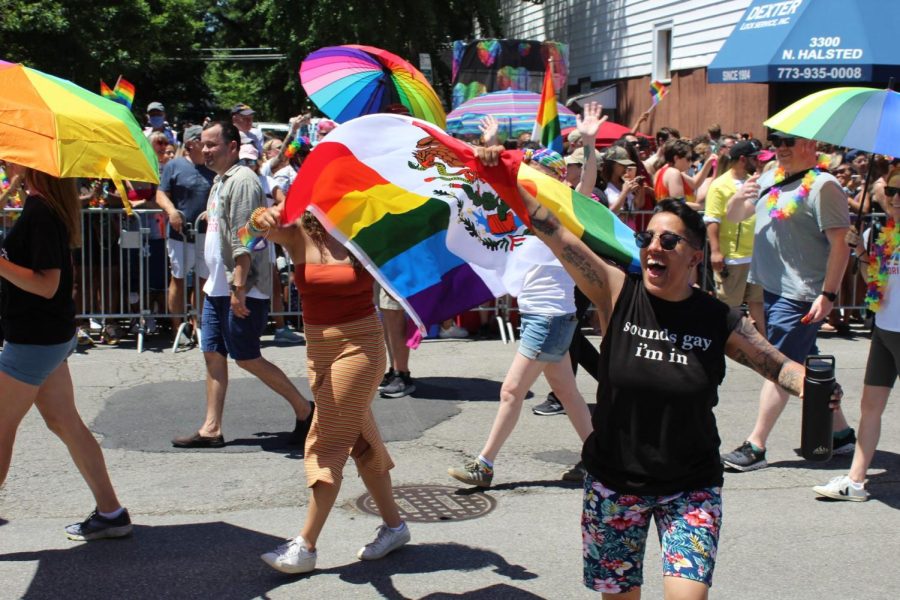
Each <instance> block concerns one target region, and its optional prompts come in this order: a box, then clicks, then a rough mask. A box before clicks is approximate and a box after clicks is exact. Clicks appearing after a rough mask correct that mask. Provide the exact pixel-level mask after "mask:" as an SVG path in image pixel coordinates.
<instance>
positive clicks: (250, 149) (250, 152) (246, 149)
mask: <svg viewBox="0 0 900 600" xmlns="http://www.w3.org/2000/svg"><path fill="white" fill-rule="evenodd" d="M238 158H239V159H240V160H259V151H258V150H257V149H256V146H254V145H253V144H241V150H240V152H239V153H238Z"/></svg>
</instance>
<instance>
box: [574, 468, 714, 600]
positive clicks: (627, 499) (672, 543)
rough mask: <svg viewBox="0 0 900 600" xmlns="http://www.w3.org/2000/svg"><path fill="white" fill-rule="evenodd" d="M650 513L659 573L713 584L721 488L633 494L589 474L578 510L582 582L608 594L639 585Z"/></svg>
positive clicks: (708, 584) (641, 578)
mask: <svg viewBox="0 0 900 600" xmlns="http://www.w3.org/2000/svg"><path fill="white" fill-rule="evenodd" d="M651 518H652V519H654V520H655V521H656V532H657V533H658V534H659V539H660V545H661V546H662V548H661V550H662V565H663V576H665V577H681V578H683V579H690V580H692V581H699V582H700V583H704V584H706V585H707V586H710V585H712V576H713V569H714V568H715V566H716V551H717V549H718V546H719V530H720V529H721V527H722V489H721V488H719V487H710V488H703V489H699V490H691V491H685V492H680V493H677V494H672V495H669V496H635V495H632V494H621V493H619V492H615V491H613V490H611V489H609V488H607V487H606V486H604V485H603V484H602V483H600V482H599V481H597V480H596V479H594V478H593V477H591V476H590V474H588V475H587V476H586V477H585V478H584V507H583V509H582V513H581V538H582V540H581V541H582V550H583V556H584V585H585V586H587V587H588V588H590V589H592V590H595V591H597V592H606V593H607V594H619V593H622V592H627V591H628V590H630V589H632V588H636V587H640V585H641V584H642V583H643V581H644V575H643V568H644V548H645V546H646V543H647V533H648V531H649V529H650V520H651Z"/></svg>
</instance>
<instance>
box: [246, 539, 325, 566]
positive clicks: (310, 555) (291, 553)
mask: <svg viewBox="0 0 900 600" xmlns="http://www.w3.org/2000/svg"><path fill="white" fill-rule="evenodd" d="M317 556H318V552H310V551H309V550H307V549H306V540H304V539H303V537H302V536H299V535H298V536H297V537H295V538H292V539H289V540H287V542H285V543H284V544H282V545H280V546H278V547H277V548H275V549H274V550H272V551H271V552H266V553H265V554H263V555H261V556H260V558H261V559H263V562H265V563H266V564H267V565H269V566H270V567H272V568H273V569H275V570H276V571H281V572H282V573H290V574H291V575H295V574H297V573H309V572H310V571H312V570H313V569H315V568H316V557H317Z"/></svg>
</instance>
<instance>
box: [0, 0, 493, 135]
mask: <svg viewBox="0 0 900 600" xmlns="http://www.w3.org/2000/svg"><path fill="white" fill-rule="evenodd" d="M500 22H501V19H500V13H499V2H498V0H443V1H442V2H423V1H422V0H417V1H413V0H378V1H373V0H39V1H38V0H0V49H2V50H0V58H2V59H3V60H8V61H15V62H23V63H25V64H27V65H28V66H31V67H34V68H37V69H40V70H42V71H45V72H48V73H52V74H54V75H58V76H60V77H64V78H66V79H71V80H72V81H75V82H76V83H78V84H79V85H82V86H84V87H85V88H87V89H89V90H92V91H98V90H99V80H100V79H101V78H102V79H104V80H106V82H107V83H108V84H110V85H113V84H114V83H115V80H116V77H117V76H118V75H122V76H124V77H125V78H126V79H128V80H129V81H131V82H132V83H133V84H134V85H135V88H136V89H137V96H136V99H135V106H134V112H135V113H136V114H137V115H138V116H139V117H141V118H142V117H143V112H144V109H145V108H146V105H147V103H148V102H150V101H153V100H160V101H162V102H164V103H165V104H166V108H167V112H168V113H169V117H170V118H172V117H175V116H187V117H188V118H192V119H195V120H197V119H199V118H200V117H201V116H202V115H204V114H209V113H216V114H217V115H218V116H224V115H225V114H227V109H228V107H229V106H231V105H233V104H235V103H237V102H246V103H248V104H250V105H251V106H253V107H254V108H255V109H256V110H257V111H258V113H259V116H258V118H259V119H260V120H285V119H286V118H287V117H289V116H291V115H293V114H297V113H298V112H300V111H302V110H306V109H308V108H309V106H308V104H307V99H306V96H305V94H304V93H303V90H302V88H301V87H300V80H299V77H298V69H299V66H300V62H301V61H302V59H303V58H304V57H305V56H306V55H307V54H309V53H310V52H312V51H313V50H316V49H317V48H321V47H323V46H330V45H339V44H352V43H357V44H367V45H371V46H377V47H380V48H384V49H386V50H390V51H392V52H394V53H396V54H398V55H399V56H401V57H403V58H405V59H407V60H409V61H410V62H412V63H413V64H417V63H418V55H419V53H420V52H426V53H429V54H431V57H432V62H433V64H434V70H435V77H436V78H437V82H436V89H438V91H439V93H440V92H443V93H444V94H446V89H447V87H448V86H447V85H446V84H447V82H448V80H449V77H450V65H449V64H447V60H448V59H449V52H448V50H447V49H448V44H449V42H450V41H451V40H454V39H465V38H470V37H473V35H474V32H475V31H476V30H477V31H479V32H480V33H481V34H482V35H484V36H499V35H501V34H502V32H501V31H500ZM476 27H477V29H476ZM259 47H266V48H275V52H276V53H282V54H285V55H286V58H285V59H283V60H278V61H268V62H261V61H246V62H242V61H232V60H224V61H212V62H205V61H202V60H200V55H201V54H200V49H201V48H259ZM442 59H446V60H442Z"/></svg>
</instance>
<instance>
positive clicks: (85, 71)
mask: <svg viewBox="0 0 900 600" xmlns="http://www.w3.org/2000/svg"><path fill="white" fill-rule="evenodd" d="M204 4H205V3H204V2H198V1H197V0H127V1H118V2H111V1H108V0H107V1H103V0H40V1H35V0H0V48H2V58H3V59H4V60H8V61H13V62H22V63H24V64H26V65H27V66H30V67H34V68H36V69H39V70H41V71H44V72H47V73H52V74H53V75H57V76H60V77H63V78H65V79H69V80H72V81H74V82H75V83H77V84H79V85H81V86H83V87H85V88H87V89H89V90H91V91H95V92H96V91H99V86H100V79H101V78H102V79H103V80H105V81H106V82H107V83H108V84H109V85H110V86H112V85H113V84H115V81H116V78H117V77H118V76H119V75H122V76H123V77H124V78H125V79H127V80H128V81H130V82H131V83H133V84H134V86H135V88H136V96H135V106H134V107H133V109H134V112H135V114H137V115H138V116H139V117H141V116H142V115H143V112H144V110H145V108H146V106H147V103H148V102H151V101H153V100H163V101H165V103H166V104H167V110H168V112H169V114H170V116H172V115H177V114H179V113H181V112H182V111H183V110H184V109H185V108H190V107H192V106H196V105H198V104H199V105H201V106H202V105H203V103H204V101H205V100H206V98H208V96H209V92H208V90H207V89H206V88H205V86H204V85H203V81H202V72H203V69H204V66H205V65H204V64H203V63H200V62H197V61H195V60H193V57H194V56H195V54H196V48H198V47H199V42H200V38H201V35H202V34H203V32H204V28H205V23H204V18H203V17H204V15H205V12H206V11H205V6H204ZM184 59H187V60H184Z"/></svg>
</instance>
